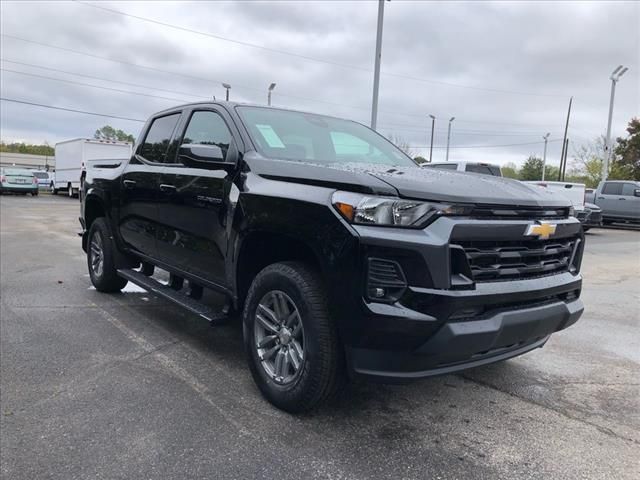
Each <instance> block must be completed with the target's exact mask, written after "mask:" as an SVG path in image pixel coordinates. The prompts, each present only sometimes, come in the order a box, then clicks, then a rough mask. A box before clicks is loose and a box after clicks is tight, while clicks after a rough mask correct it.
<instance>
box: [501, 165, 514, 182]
mask: <svg viewBox="0 0 640 480" xmlns="http://www.w3.org/2000/svg"><path fill="white" fill-rule="evenodd" d="M500 170H502V176H503V177H506V178H515V179H516V180H517V179H518V166H517V165H516V164H515V163H513V162H509V163H505V164H504V165H503V166H502V167H500Z"/></svg>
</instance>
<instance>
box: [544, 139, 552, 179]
mask: <svg viewBox="0 0 640 480" xmlns="http://www.w3.org/2000/svg"><path fill="white" fill-rule="evenodd" d="M549 135H551V133H547V134H546V135H544V136H543V137H542V138H544V153H543V154H542V181H543V182H544V169H545V166H546V165H547V142H548V141H549Z"/></svg>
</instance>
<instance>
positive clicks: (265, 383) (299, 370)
mask: <svg viewBox="0 0 640 480" xmlns="http://www.w3.org/2000/svg"><path fill="white" fill-rule="evenodd" d="M243 330H244V342H245V349H246V351H247V355H248V360H249V368H250V369H251V374H252V375H253V379H254V380H255V382H256V384H257V385H258V388H259V389H260V391H261V392H262V394H263V395H264V396H265V397H266V399H267V400H269V401H270V402H271V403H272V404H273V405H275V406H276V407H278V408H280V409H282V410H285V411H287V412H290V413H300V412H305V411H308V410H311V409H313V408H314V407H317V406H318V405H320V404H321V403H322V402H323V401H325V400H326V399H327V398H328V397H330V396H331V395H333V394H334V393H335V392H336V390H337V389H338V388H339V386H340V384H341V380H342V379H343V378H344V375H343V373H344V367H343V354H342V351H341V348H340V344H339V341H338V335H337V332H336V328H335V324H334V322H333V320H332V319H331V316H330V315H329V308H328V300H327V295H326V292H325V288H324V285H323V284H322V281H321V279H320V277H319V276H318V274H317V273H316V272H315V271H313V270H312V269H310V268H309V267H308V266H306V265H304V264H302V263H297V262H286V263H276V264H273V265H270V266H268V267H266V268H265V269H264V270H262V271H261V272H260V273H259V274H258V275H257V276H256V278H255V279H254V281H253V283H252V284H251V288H250V289H249V293H248V294H247V299H246V302H245V307H244V312H243Z"/></svg>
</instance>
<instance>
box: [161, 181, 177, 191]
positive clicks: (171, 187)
mask: <svg viewBox="0 0 640 480" xmlns="http://www.w3.org/2000/svg"><path fill="white" fill-rule="evenodd" d="M160 190H162V191H163V192H175V191H176V187H175V186H174V185H168V184H166V183H161V184H160Z"/></svg>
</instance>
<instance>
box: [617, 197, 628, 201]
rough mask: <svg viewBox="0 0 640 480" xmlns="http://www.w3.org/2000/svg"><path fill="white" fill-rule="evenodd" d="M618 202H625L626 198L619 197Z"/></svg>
mask: <svg viewBox="0 0 640 480" xmlns="http://www.w3.org/2000/svg"><path fill="white" fill-rule="evenodd" d="M618 200H626V198H624V197H620V198H619V199H618Z"/></svg>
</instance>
